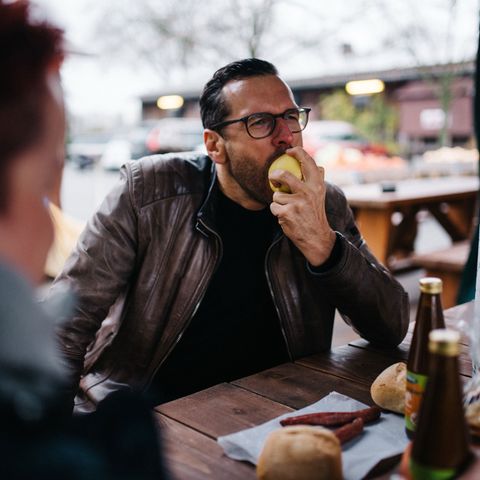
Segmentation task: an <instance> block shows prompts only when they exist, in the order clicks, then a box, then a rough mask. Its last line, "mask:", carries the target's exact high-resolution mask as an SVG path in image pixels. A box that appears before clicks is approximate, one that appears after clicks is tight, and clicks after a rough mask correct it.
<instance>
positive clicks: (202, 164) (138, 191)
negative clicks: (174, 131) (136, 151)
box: [125, 152, 213, 205]
mask: <svg viewBox="0 0 480 480" xmlns="http://www.w3.org/2000/svg"><path fill="white" fill-rule="evenodd" d="M125 168H126V170H127V175H128V176H129V178H130V183H131V187H130V188H131V190H132V193H133V194H134V196H136V197H139V196H140V197H139V198H141V204H143V205H145V204H147V203H151V202H154V201H157V200H161V199H163V198H170V197H174V196H178V195H195V194H201V195H203V193H204V192H205V191H206V190H207V189H208V187H209V184H210V180H211V176H212V170H213V169H212V161H211V160H210V158H209V157H208V156H207V155H205V154H202V153H198V152H180V153H167V154H163V155H151V156H148V157H143V158H141V159H139V160H136V161H133V162H129V163H128V164H127V165H126V167H125Z"/></svg>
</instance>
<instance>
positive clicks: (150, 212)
mask: <svg viewBox="0 0 480 480" xmlns="http://www.w3.org/2000/svg"><path fill="white" fill-rule="evenodd" d="M200 107H201V115H202V121H203V125H204V128H205V130H204V141H205V146H206V150H207V152H208V155H204V154H200V153H183V154H167V155H158V156H151V157H145V158H143V159H141V160H140V161H136V162H131V163H127V165H126V166H125V168H124V169H123V175H122V179H121V182H120V184H119V185H118V186H117V187H116V188H115V189H114V190H113V191H112V192H111V193H110V194H109V195H108V197H107V198H106V200H105V201H104V202H103V205H102V206H101V207H100V208H99V210H98V211H97V213H96V214H95V215H94V216H93V218H92V219H91V220H90V221H89V223H88V224H87V227H86V230H85V231H84V232H83V234H82V235H81V237H80V240H79V243H78V244H77V247H76V249H75V250H74V252H73V254H72V256H71V257H70V258H69V260H67V263H66V266H65V268H64V270H63V272H62V274H61V275H60V276H59V277H58V278H57V279H56V282H55V283H54V286H53V291H55V290H56V289H58V288H61V287H65V286H67V287H68V288H71V289H73V290H74V291H75V292H76V293H77V294H78V297H79V302H78V305H77V308H76V310H75V312H74V315H73V316H72V318H70V319H69V320H68V321H67V322H66V323H65V324H64V326H63V328H62V329H61V332H60V339H61V344H62V351H63V354H64V355H65V357H66V359H67V360H68V363H69V365H70V369H71V386H72V394H73V393H75V392H76V390H77V389H78V387H80V388H79V391H78V398H77V402H76V406H77V409H79V410H89V409H94V408H95V404H96V403H97V402H99V401H100V400H101V399H102V398H103V397H104V396H105V395H106V394H107V393H109V392H111V391H113V390H115V389H118V388H119V387H121V386H122V385H131V386H133V387H134V388H136V389H139V390H142V391H144V392H145V393H146V394H147V395H149V396H150V398H151V401H152V402H153V403H161V402H165V401H168V400H172V399H174V398H178V397H181V396H184V395H187V394H190V393H192V392H195V391H198V390H200V389H203V388H206V387H209V386H211V385H214V384H217V383H219V382H224V381H229V380H232V379H235V378H238V377H243V376H246V375H249V374H252V373H254V372H257V371H260V370H263V369H266V368H269V367H272V366H274V365H278V364H280V363H283V362H286V361H290V360H294V359H296V358H299V357H302V356H305V355H310V354H313V353H316V352H320V351H325V350H328V349H329V348H330V346H331V340H332V330H333V321H334V313H335V309H336V308H337V309H338V310H339V311H340V312H341V314H342V315H343V318H344V319H345V320H346V321H347V322H348V323H349V324H350V325H351V326H352V327H353V328H354V329H355V330H356V331H357V332H358V333H359V334H360V335H361V336H362V337H364V338H366V339H367V340H369V341H371V342H375V343H376V344H380V345H383V346H387V347H393V346H396V345H397V344H399V343H400V342H401V341H402V339H403V337H404V335H405V333H406V331H407V326H408V297H407V294H406V293H405V291H404V290H403V288H402V287H401V286H400V284H399V283H398V282H397V281H396V280H395V279H394V278H393V277H392V275H391V274H390V273H389V272H388V271H387V270H386V269H385V268H384V267H383V266H382V265H380V264H379V262H378V261H377V260H376V259H375V258H374V256H373V255H372V254H371V252H370V251H369V250H368V247H367V245H366V244H365V242H364V240H363V239H362V237H361V235H360V232H359V231H358V229H357V227H356V225H355V223H354V219H353V216H352V212H351V211H350V209H349V207H348V205H347V202H346V199H345V197H344V195H343V194H342V192H341V191H340V190H339V189H338V188H336V187H334V186H333V185H330V184H328V183H327V182H325V181H324V172H323V169H322V168H318V167H317V166H316V164H315V162H314V161H313V159H312V158H311V157H310V156H308V155H307V153H306V152H305V151H304V150H303V148H302V133H301V131H302V129H303V128H304V127H305V126H306V124H307V121H308V109H303V108H299V106H298V105H297V104H296V103H295V100H294V98H293V95H292V92H291V90H290V88H289V87H288V85H287V84H286V83H285V82H284V81H283V80H282V79H281V78H280V77H279V75H278V73H277V70H276V68H275V67H274V66H273V65H272V64H270V63H268V62H266V61H262V60H259V59H245V60H241V61H238V62H233V63H231V64H229V65H227V66H225V67H224V68H221V69H220V70H218V71H217V72H216V73H215V74H214V76H213V78H212V79H211V80H210V81H209V82H208V83H207V84H206V86H205V88H204V90H203V94H202V96H201V99H200ZM284 152H287V153H288V154H290V155H292V156H294V157H295V158H296V159H297V160H299V162H300V163H301V168H302V171H303V176H304V180H305V181H303V182H301V181H299V180H298V179H296V178H295V177H294V176H293V175H291V174H289V173H288V172H282V171H276V172H273V173H272V174H271V176H270V179H271V180H273V181H275V182H277V183H278V182H280V183H284V184H288V186H289V187H290V189H291V191H292V192H293V193H292V194H286V193H280V192H276V193H275V194H273V193H272V191H271V189H270V187H269V178H268V169H269V166H270V165H271V163H272V162H273V160H274V159H275V158H277V157H278V156H279V155H280V154H282V153H284ZM112 306H114V308H113V310H115V314H110V315H109V316H108V318H107V314H108V313H109V310H110V309H111V307H112ZM110 313H111V312H110ZM105 318H107V320H105ZM92 345H93V347H92ZM87 349H88V350H89V354H88V355H87V359H86V362H85V364H84V360H85V356H86V353H87ZM92 352H94V353H93V354H92ZM84 365H85V366H84Z"/></svg>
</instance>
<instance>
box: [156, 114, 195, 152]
mask: <svg viewBox="0 0 480 480" xmlns="http://www.w3.org/2000/svg"><path fill="white" fill-rule="evenodd" d="M202 142H203V126H202V122H201V121H200V119H196V118H165V119H161V120H159V122H158V124H157V126H155V127H154V128H153V129H152V130H151V131H150V133H149V135H148V137H147V148H148V150H149V152H150V153H166V152H182V151H190V150H195V148H197V146H198V145H199V144H201V143H202Z"/></svg>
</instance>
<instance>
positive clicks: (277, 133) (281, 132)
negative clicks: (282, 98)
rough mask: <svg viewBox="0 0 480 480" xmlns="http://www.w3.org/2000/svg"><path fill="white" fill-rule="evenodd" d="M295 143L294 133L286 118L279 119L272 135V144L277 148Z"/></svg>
mask: <svg viewBox="0 0 480 480" xmlns="http://www.w3.org/2000/svg"><path fill="white" fill-rule="evenodd" d="M292 142H293V133H292V132H291V131H290V128H289V127H288V125H287V121H286V120H285V119H284V118H281V117H280V118H277V123H276V125H275V130H274V131H273V134H272V143H273V145H274V146H276V147H283V146H285V145H291V144H292Z"/></svg>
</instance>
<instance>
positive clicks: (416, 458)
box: [410, 329, 470, 480]
mask: <svg viewBox="0 0 480 480" xmlns="http://www.w3.org/2000/svg"><path fill="white" fill-rule="evenodd" d="M429 338H430V340H429V350H430V354H431V358H430V368H429V371H428V382H427V388H426V390H425V393H424V396H423V400H422V406H421V408H420V416H419V421H418V425H417V429H416V432H415V439H414V440H413V445H412V454H411V457H410V473H411V475H412V478H413V479H414V480H418V479H420V480H444V479H449V478H454V477H455V476H456V475H457V474H458V472H459V470H461V469H462V467H463V466H464V465H465V464H466V463H467V461H468V459H469V457H470V452H469V448H468V433H467V427H466V423H465V416H464V411H463V401H462V400H463V397H462V388H461V384H460V374H459V370H458V354H459V351H460V346H459V340H460V334H459V333H458V332H456V331H454V330H449V329H441V330H433V331H432V332H431V333H430V336H429Z"/></svg>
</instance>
